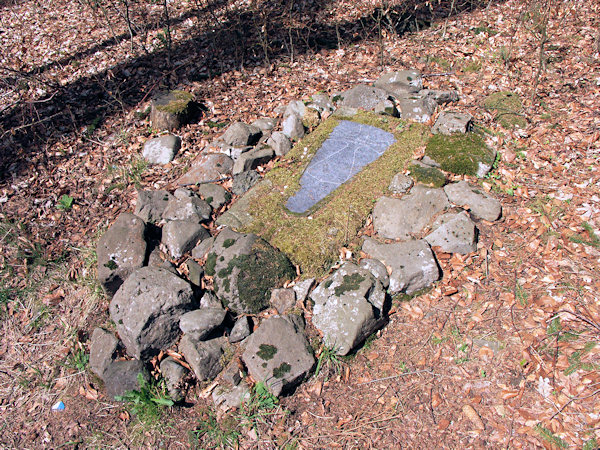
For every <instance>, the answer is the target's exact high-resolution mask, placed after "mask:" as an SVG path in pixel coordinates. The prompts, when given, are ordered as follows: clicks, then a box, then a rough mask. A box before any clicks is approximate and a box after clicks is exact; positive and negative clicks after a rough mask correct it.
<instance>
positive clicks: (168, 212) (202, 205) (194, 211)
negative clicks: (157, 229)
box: [163, 196, 212, 223]
mask: <svg viewBox="0 0 600 450" xmlns="http://www.w3.org/2000/svg"><path fill="white" fill-rule="evenodd" d="M211 212H212V208H211V207H210V205H209V204H208V203H206V202H205V201H204V200H202V199H201V198H200V197H196V196H194V197H182V198H173V199H171V200H170V201H169V203H168V204H167V207H166V208H165V211H164V212H163V219H165V220H187V221H188V222H196V223H200V222H204V221H205V220H208V219H210V213H211Z"/></svg>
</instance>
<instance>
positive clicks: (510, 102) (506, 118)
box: [483, 91, 527, 129]
mask: <svg viewBox="0 0 600 450" xmlns="http://www.w3.org/2000/svg"><path fill="white" fill-rule="evenodd" d="M483 106H484V108H485V109H486V110H488V111H489V112H491V113H493V114H495V116H496V120H497V121H498V123H499V124H500V125H502V126H503V127H504V128H508V129H512V128H525V127H526V126H527V120H526V119H525V117H523V103H521V99H520V97H519V96H518V95H517V94H515V93H514V92H508V91H502V92H496V93H494V94H492V95H490V96H489V97H487V98H486V99H485V100H484V102H483Z"/></svg>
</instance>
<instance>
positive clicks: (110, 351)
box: [90, 328, 119, 378]
mask: <svg viewBox="0 0 600 450" xmlns="http://www.w3.org/2000/svg"><path fill="white" fill-rule="evenodd" d="M118 344H119V340H118V339H117V338H116V337H115V335H114V334H112V333H111V332H109V331H106V330H103V329H102V328H94V332H93V333H92V339H91V344H90V369H91V371H92V372H94V373H95V374H96V375H98V376H99V377H100V378H102V377H103V376H104V372H105V371H106V369H107V368H108V366H109V365H110V363H111V362H112V360H113V356H114V354H115V351H116V350H117V346H118Z"/></svg>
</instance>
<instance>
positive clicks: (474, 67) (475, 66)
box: [463, 61, 481, 73]
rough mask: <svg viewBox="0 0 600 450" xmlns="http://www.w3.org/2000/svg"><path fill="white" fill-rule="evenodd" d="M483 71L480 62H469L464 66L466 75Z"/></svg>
mask: <svg viewBox="0 0 600 450" xmlns="http://www.w3.org/2000/svg"><path fill="white" fill-rule="evenodd" d="M480 70H481V62H480V61H469V62H468V63H467V64H465V65H464V66H463V72H465V73H477V72H479V71H480Z"/></svg>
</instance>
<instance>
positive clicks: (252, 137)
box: [221, 122, 262, 147]
mask: <svg viewBox="0 0 600 450" xmlns="http://www.w3.org/2000/svg"><path fill="white" fill-rule="evenodd" d="M261 136H262V131H261V130H260V128H258V127H256V126H254V125H248V124H245V123H243V122H235V123H233V124H231V125H230V126H229V128H227V130H226V131H225V133H223V136H221V139H222V140H223V141H224V142H225V143H226V144H229V145H232V146H234V147H245V146H247V145H254V144H256V143H257V142H258V140H259V139H260V137H261Z"/></svg>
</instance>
